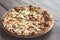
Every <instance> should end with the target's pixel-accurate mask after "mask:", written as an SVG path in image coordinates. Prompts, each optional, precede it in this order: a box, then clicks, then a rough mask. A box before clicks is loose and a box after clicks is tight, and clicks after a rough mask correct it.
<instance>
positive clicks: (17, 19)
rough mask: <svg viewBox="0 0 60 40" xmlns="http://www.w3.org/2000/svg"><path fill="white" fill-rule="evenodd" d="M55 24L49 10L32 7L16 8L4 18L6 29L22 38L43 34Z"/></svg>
mask: <svg viewBox="0 0 60 40" xmlns="http://www.w3.org/2000/svg"><path fill="white" fill-rule="evenodd" d="M53 22H54V19H53V17H52V15H51V14H50V13H49V12H48V11H47V10H44V9H42V8H40V7H36V6H32V5H29V6H18V7H15V8H13V9H11V10H9V11H8V12H7V13H5V15H4V16H3V17H2V24H3V27H4V29H5V30H6V31H8V32H9V33H11V34H14V35H17V36H22V37H28V36H32V35H39V34H43V33H44V32H46V31H47V30H49V28H50V27H51V25H52V24H53Z"/></svg>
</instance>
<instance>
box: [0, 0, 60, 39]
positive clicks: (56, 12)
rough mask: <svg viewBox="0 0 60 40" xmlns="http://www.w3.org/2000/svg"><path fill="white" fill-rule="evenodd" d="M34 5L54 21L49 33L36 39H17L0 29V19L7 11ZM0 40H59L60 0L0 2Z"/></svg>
mask: <svg viewBox="0 0 60 40" xmlns="http://www.w3.org/2000/svg"><path fill="white" fill-rule="evenodd" d="M22 5H36V6H39V7H42V8H44V9H46V10H48V11H49V12H50V13H51V14H52V15H53V17H54V19H55V24H54V26H53V28H52V30H51V31H49V32H48V33H47V34H45V35H43V36H39V37H36V38H29V39H23V38H17V37H14V36H11V35H9V34H7V33H6V32H5V31H3V29H2V28H1V27H2V25H1V17H2V16H3V14H5V12H7V11H8V10H9V9H12V8H14V7H15V6H22ZM0 40H60V0H0Z"/></svg>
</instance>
